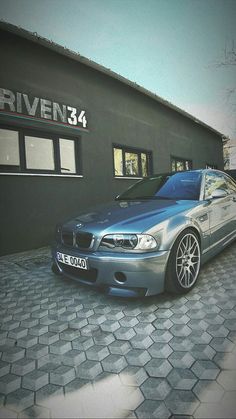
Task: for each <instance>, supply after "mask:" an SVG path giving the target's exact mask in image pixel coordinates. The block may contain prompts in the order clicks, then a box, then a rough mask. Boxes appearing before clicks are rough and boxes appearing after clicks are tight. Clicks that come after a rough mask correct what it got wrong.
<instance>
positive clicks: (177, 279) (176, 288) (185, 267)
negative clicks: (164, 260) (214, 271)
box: [166, 229, 201, 294]
mask: <svg viewBox="0 0 236 419" xmlns="http://www.w3.org/2000/svg"><path fill="white" fill-rule="evenodd" d="M200 265H201V249H200V245H199V239H198V237H197V235H196V233H195V232H194V231H193V230H191V229H187V230H184V231H183V232H182V233H181V234H180V235H179V237H178V238H177V240H176V242H175V243H174V246H173V248H172V250H171V254H170V257H169V261H168V266H167V272H166V289H167V290H168V291H171V292H175V293H179V294H181V293H182V294H184V293H186V292H188V291H190V290H191V289H192V288H193V286H194V285H195V283H196V281H197V278H198V274H199V270H200Z"/></svg>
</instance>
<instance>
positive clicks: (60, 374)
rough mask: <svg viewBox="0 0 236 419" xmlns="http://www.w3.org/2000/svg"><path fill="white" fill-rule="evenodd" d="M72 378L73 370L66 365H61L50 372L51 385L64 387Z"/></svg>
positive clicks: (73, 376) (73, 375)
mask: <svg viewBox="0 0 236 419" xmlns="http://www.w3.org/2000/svg"><path fill="white" fill-rule="evenodd" d="M74 378H75V370H74V368H72V367H70V366H67V365H61V366H60V367H58V368H56V369H55V370H53V371H51V372H50V383H51V384H57V385H59V386H65V385H66V384H68V383H69V382H70V381H72V380H74Z"/></svg>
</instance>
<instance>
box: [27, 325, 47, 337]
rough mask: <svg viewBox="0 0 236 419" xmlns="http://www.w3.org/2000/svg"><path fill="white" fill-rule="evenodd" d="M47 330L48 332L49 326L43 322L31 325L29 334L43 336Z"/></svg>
mask: <svg viewBox="0 0 236 419" xmlns="http://www.w3.org/2000/svg"><path fill="white" fill-rule="evenodd" d="M47 332H48V326H45V325H43V324H37V325H36V326H34V327H31V328H30V329H29V335H33V336H41V335H43V334H44V333H47Z"/></svg>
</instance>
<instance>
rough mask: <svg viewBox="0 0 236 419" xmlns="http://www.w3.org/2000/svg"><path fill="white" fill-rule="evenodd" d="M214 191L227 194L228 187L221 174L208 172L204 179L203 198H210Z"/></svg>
mask: <svg viewBox="0 0 236 419" xmlns="http://www.w3.org/2000/svg"><path fill="white" fill-rule="evenodd" d="M216 189H223V190H224V191H226V192H227V193H228V187H227V183H226V179H225V177H224V176H223V175H222V174H221V173H214V172H210V173H207V174H206V177H205V194H204V198H205V199H207V198H210V197H211V195H212V193H213V192H214V191H215V190H216Z"/></svg>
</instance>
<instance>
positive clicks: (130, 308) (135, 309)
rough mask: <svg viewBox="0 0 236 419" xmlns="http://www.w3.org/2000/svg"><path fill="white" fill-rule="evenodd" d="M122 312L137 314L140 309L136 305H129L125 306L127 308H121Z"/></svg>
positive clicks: (129, 314)
mask: <svg viewBox="0 0 236 419" xmlns="http://www.w3.org/2000/svg"><path fill="white" fill-rule="evenodd" d="M123 313H124V314H125V316H138V315H139V314H141V310H140V309H139V308H138V307H133V308H132V306H131V305H129V306H127V308H125V309H124V310H123Z"/></svg>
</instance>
